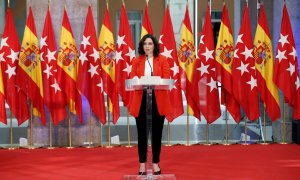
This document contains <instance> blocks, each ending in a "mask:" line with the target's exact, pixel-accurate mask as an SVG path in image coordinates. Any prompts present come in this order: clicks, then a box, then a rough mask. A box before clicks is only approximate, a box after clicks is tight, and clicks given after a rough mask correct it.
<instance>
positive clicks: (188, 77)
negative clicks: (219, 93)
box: [177, 5, 200, 120]
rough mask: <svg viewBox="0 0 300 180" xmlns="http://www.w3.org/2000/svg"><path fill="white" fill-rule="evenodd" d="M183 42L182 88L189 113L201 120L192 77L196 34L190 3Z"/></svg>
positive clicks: (180, 54)
mask: <svg viewBox="0 0 300 180" xmlns="http://www.w3.org/2000/svg"><path fill="white" fill-rule="evenodd" d="M180 40H181V43H180V46H179V49H178V53H177V54H178V60H179V67H180V68H181V70H180V72H181V88H182V90H183V91H184V93H185V96H186V100H187V104H188V114H190V115H194V116H195V117H196V118H198V119H199V120H200V112H199V110H198V109H197V105H196V104H195V103H194V102H193V100H192V96H193V93H192V92H193V89H192V80H193V79H192V77H193V71H194V66H195V62H196V54H195V45H194V35H193V31H192V26H191V22H190V16H189V9H188V5H187V6H186V11H185V16H184V19H183V23H182V27H181V37H180Z"/></svg>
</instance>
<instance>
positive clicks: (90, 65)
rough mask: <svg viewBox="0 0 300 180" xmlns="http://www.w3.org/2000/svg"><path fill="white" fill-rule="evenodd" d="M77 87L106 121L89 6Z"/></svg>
mask: <svg viewBox="0 0 300 180" xmlns="http://www.w3.org/2000/svg"><path fill="white" fill-rule="evenodd" d="M79 61H80V62H79V63H78V79H77V87H78V89H79V90H80V92H81V93H82V94H83V95H84V96H85V97H86V98H87V99H88V101H89V103H90V107H91V109H92V111H93V113H95V115H96V116H97V118H98V119H99V120H100V122H101V123H102V124H105V123H106V114H105V113H106V112H105V104H104V90H103V80H102V76H101V74H102V71H101V69H102V68H101V62H100V55H99V50H98V44H97V35H96V29H95V24H94V18H93V13H92V7H91V6H89V8H88V13H87V15H86V21H85V28H84V32H83V36H82V42H81V45H80V57H79Z"/></svg>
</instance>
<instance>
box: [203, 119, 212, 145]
mask: <svg viewBox="0 0 300 180" xmlns="http://www.w3.org/2000/svg"><path fill="white" fill-rule="evenodd" d="M205 134H206V135H205V136H206V138H205V143H204V144H203V145H205V146H211V145H212V144H211V143H210V142H209V123H208V122H207V121H206V128H205Z"/></svg>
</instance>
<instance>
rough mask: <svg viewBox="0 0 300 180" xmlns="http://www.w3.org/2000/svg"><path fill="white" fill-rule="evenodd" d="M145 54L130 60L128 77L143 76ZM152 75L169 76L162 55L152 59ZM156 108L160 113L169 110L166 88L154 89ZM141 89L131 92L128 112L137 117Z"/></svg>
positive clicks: (167, 67)
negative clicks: (130, 65)
mask: <svg viewBox="0 0 300 180" xmlns="http://www.w3.org/2000/svg"><path fill="white" fill-rule="evenodd" d="M145 63H146V56H139V57H137V58H135V59H133V61H132V69H131V73H130V78H133V77H134V76H138V77H139V78H140V77H141V76H144V73H145V72H144V71H145ZM153 75H154V76H160V77H161V78H165V79H169V78H170V66H169V63H168V61H167V59H166V58H165V57H164V56H161V55H159V56H158V57H156V58H154V60H153ZM154 93H155V98H156V104H157V109H158V112H159V114H160V115H167V114H169V113H170V112H171V103H170V95H169V91H168V90H154ZM142 96H143V90H136V91H134V92H133V93H132V97H131V101H130V105H129V112H130V114H131V115H132V116H134V117H137V116H138V115H139V112H140V107H141V102H142Z"/></svg>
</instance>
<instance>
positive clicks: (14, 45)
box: [0, 7, 29, 125]
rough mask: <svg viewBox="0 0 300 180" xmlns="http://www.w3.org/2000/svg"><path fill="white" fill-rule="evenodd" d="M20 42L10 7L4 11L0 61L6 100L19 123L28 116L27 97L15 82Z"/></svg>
mask: <svg viewBox="0 0 300 180" xmlns="http://www.w3.org/2000/svg"><path fill="white" fill-rule="evenodd" d="M19 53H20V42H19V39H18V34H17V30H16V27H15V24H14V19H13V16H12V12H11V9H10V7H8V8H7V11H6V20H5V26H4V31H3V35H2V40H1V47H0V63H1V69H2V78H3V86H4V93H5V92H8V93H5V99H6V102H7V104H8V106H9V108H10V111H11V112H12V114H13V115H14V116H15V117H16V119H17V120H18V124H19V125H21V124H22V123H23V122H25V121H26V120H27V119H28V118H29V113H28V105H27V97H26V94H25V93H24V92H23V91H20V88H19V86H17V84H16V77H17V68H18V58H19Z"/></svg>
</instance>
